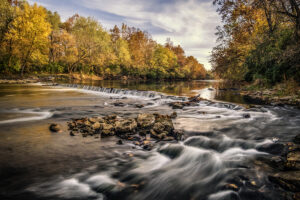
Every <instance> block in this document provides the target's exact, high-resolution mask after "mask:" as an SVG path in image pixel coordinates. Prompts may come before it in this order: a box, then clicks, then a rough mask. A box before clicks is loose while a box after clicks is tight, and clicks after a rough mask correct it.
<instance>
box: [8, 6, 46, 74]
mask: <svg viewBox="0 0 300 200" xmlns="http://www.w3.org/2000/svg"><path fill="white" fill-rule="evenodd" d="M15 14H16V17H15V19H14V20H13V22H12V27H11V28H10V29H9V31H8V33H7V34H6V40H8V41H9V40H10V41H11V42H12V44H13V48H14V49H15V50H16V51H15V54H16V55H15V56H16V57H17V58H18V59H19V60H20V63H21V75H23V73H24V70H25V69H26V68H28V67H29V63H30V62H31V63H33V62H38V63H45V62H46V60H47V46H48V44H49V43H48V36H49V34H50V32H51V26H50V24H49V23H48V22H47V19H46V17H47V15H46V12H45V9H44V8H43V7H41V6H37V4H34V5H33V6H30V5H29V4H27V3H25V4H24V6H23V8H22V9H21V8H20V7H16V11H15Z"/></svg>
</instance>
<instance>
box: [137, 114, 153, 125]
mask: <svg viewBox="0 0 300 200" xmlns="http://www.w3.org/2000/svg"><path fill="white" fill-rule="evenodd" d="M154 122H155V116H154V115H153V114H139V115H138V117H137V124H138V126H139V127H141V128H150V127H151V126H152V125H153V124H154Z"/></svg>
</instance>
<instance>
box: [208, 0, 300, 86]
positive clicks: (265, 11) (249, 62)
mask: <svg viewBox="0 0 300 200" xmlns="http://www.w3.org/2000/svg"><path fill="white" fill-rule="evenodd" d="M213 3H214V5H215V6H216V7H217V11H218V13H219V15H220V16H221V18H222V22H223V24H222V25H221V26H219V27H217V33H216V35H217V36H218V44H217V46H216V47H214V49H213V51H212V56H211V60H210V62H211V64H212V67H213V71H214V73H215V74H216V75H217V76H218V77H219V78H222V79H227V80H232V81H235V82H240V81H247V82H255V81H256V82H260V83H261V84H263V85H276V84H279V83H282V82H293V83H295V84H299V82H300V1H299V0H214V1H213Z"/></svg>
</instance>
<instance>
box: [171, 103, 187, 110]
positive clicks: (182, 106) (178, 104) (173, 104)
mask: <svg viewBox="0 0 300 200" xmlns="http://www.w3.org/2000/svg"><path fill="white" fill-rule="evenodd" d="M169 106H171V107H172V108H173V109H183V108H184V105H183V103H182V102H173V103H170V104H169Z"/></svg>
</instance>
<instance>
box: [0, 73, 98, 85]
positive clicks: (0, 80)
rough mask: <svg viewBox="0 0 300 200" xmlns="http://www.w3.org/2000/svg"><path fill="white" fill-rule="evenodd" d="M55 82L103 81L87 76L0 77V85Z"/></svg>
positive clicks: (76, 74)
mask: <svg viewBox="0 0 300 200" xmlns="http://www.w3.org/2000/svg"><path fill="white" fill-rule="evenodd" d="M57 80H77V81H99V80H103V77H100V76H96V75H87V74H78V73H74V74H39V75H36V74H28V75H24V76H20V75H7V76H4V75H1V76H0V83H3V84H4V83H5V84H26V83H37V82H55V81H57Z"/></svg>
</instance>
